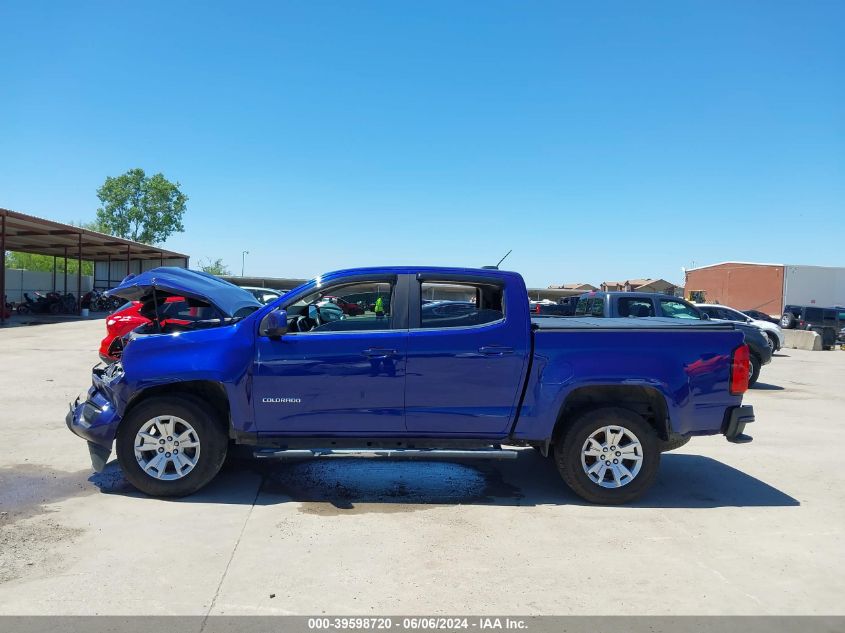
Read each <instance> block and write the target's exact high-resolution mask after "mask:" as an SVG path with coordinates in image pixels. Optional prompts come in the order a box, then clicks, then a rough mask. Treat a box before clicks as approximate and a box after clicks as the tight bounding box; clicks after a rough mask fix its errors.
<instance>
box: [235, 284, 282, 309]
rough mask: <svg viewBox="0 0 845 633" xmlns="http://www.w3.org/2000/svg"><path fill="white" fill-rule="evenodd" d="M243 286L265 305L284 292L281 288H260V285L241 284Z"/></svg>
mask: <svg viewBox="0 0 845 633" xmlns="http://www.w3.org/2000/svg"><path fill="white" fill-rule="evenodd" d="M241 288H243V289H244V290H246V291H248V292H249V293H250V294H252V296H253V297H255V298H256V299H258V300H259V301H260V302H261V303H263V304H264V305H267V304H268V303H272V302H273V301H275V300H276V299H278V298H279V297H281V296H282V294H283V293H282V292H280V291H279V290H274V289H273V288H259V287H258V286H241Z"/></svg>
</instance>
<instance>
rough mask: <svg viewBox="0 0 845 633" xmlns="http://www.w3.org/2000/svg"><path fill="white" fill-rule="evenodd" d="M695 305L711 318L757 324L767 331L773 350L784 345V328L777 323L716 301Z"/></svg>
mask: <svg viewBox="0 0 845 633" xmlns="http://www.w3.org/2000/svg"><path fill="white" fill-rule="evenodd" d="M695 306H696V307H698V309H699V310H701V311H702V312H703V313H704V314H706V315H707V316H709V317H710V318H711V319H721V320H722V321H734V322H736V323H748V324H750V325H756V326H757V327H758V328H760V329H761V330H763V332H765V334H766V336H767V337H768V339H769V347H771V348H772V351H773V352H776V351H778V350H779V349H780V348H781V347H783V343H784V338H783V330H782V329H781V328H780V326H778V325H777V324H776V323H772V322H771V321H762V320H760V319H752V318H751V317H750V316H748V315H747V314H745V313H743V312H740V311H739V310H734V309H733V308H729V307H728V306H723V305H719V304H716V303H696V304H695Z"/></svg>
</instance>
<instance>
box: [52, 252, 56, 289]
mask: <svg viewBox="0 0 845 633" xmlns="http://www.w3.org/2000/svg"><path fill="white" fill-rule="evenodd" d="M53 292H56V256H55V255H53Z"/></svg>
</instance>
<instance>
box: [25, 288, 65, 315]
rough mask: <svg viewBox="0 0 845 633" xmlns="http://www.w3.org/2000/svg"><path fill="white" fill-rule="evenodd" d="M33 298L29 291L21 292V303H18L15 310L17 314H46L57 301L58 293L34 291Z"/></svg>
mask: <svg viewBox="0 0 845 633" xmlns="http://www.w3.org/2000/svg"><path fill="white" fill-rule="evenodd" d="M33 294H34V295H35V298H34V299H33V298H32V297H30V296H29V293H27V292H25V293H23V303H19V304H18V306H17V308H16V310H17V312H18V314H47V313H48V312H50V311H51V310H50V308H51V306H52V305H54V304H55V303H57V302H58V300H59V293H57V292H48V293H47V294H46V295H44V294H41V293H40V292H34V293H33Z"/></svg>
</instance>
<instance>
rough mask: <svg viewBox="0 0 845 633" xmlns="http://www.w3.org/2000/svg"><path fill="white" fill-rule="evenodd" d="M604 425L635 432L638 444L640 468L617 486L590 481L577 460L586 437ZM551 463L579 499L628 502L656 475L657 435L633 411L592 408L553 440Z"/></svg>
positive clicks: (604, 502) (658, 454)
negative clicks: (553, 462)
mask: <svg viewBox="0 0 845 633" xmlns="http://www.w3.org/2000/svg"><path fill="white" fill-rule="evenodd" d="M605 426H620V427H623V428H625V429H626V430H627V431H629V432H630V433H633V434H634V435H635V436H636V438H637V439H638V440H639V442H640V446H641V448H642V464H641V466H640V471H639V472H638V473H637V474H636V475H635V477H634V478H633V479H631V480H630V481H629V482H628V483H625V484H623V485H621V486H620V487H618V488H605V487H602V486H600V485H599V484H598V483H596V482H594V481H593V480H592V479H590V477H589V476H588V475H587V473H586V472H585V470H584V467H583V466H582V463H581V451H582V448H583V446H584V444H585V443H586V442H587V439H588V438H589V437H590V436H591V435H593V434H594V433H595V432H597V431H599V430H600V429H601V428H602V427H605ZM605 439H606V438H605ZM555 464H556V465H557V468H558V471H559V472H560V475H561V477H562V478H563V481H564V482H566V485H568V486H569V487H570V488H571V489H572V491H573V492H574V493H575V494H577V495H578V496H579V497H581V498H582V499H586V500H587V501H589V502H591V503H601V504H612V505H617V504H622V503H628V502H630V501H633V500H634V499H637V498H639V497H640V496H642V495H643V494H644V493H645V492H646V490H648V489H649V488H650V487H651V485H652V484H653V483H654V479H655V477H657V471H658V469H659V467H660V438H659V437H658V436H657V433H656V432H655V430H654V429H653V428H652V427H651V426H650V425H649V424H648V422H646V421H645V420H644V419H643V418H642V416H640V415H637V414H636V413H634V412H633V411H629V410H628V409H621V408H617V407H603V408H600V409H593V410H592V411H588V412H586V413H584V414H582V415H580V416H579V417H578V418H576V419H575V421H574V422H573V423H572V425H571V426H570V427H569V428H568V429H567V430H566V433H565V434H564V436H563V438H562V439H561V441H558V442H556V443H555ZM605 477H606V476H605Z"/></svg>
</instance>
